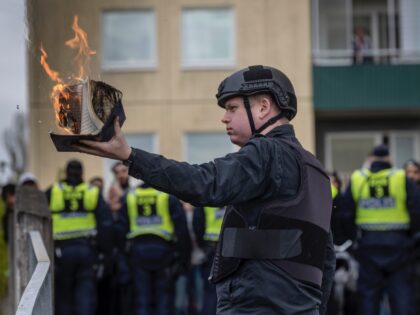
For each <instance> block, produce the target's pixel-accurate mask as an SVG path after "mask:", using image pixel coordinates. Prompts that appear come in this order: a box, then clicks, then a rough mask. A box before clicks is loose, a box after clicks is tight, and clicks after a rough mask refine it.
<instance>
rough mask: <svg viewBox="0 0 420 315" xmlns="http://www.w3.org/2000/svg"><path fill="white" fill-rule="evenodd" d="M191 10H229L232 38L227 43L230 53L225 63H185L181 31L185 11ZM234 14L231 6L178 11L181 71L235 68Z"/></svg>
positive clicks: (215, 60)
mask: <svg viewBox="0 0 420 315" xmlns="http://www.w3.org/2000/svg"><path fill="white" fill-rule="evenodd" d="M193 10H203V11H204V10H229V11H230V12H231V14H232V38H231V41H230V43H229V49H230V51H231V56H230V57H229V59H227V60H226V61H222V62H221V61H219V60H218V59H213V60H206V61H205V62H203V60H199V59H196V60H193V61H186V60H185V59H184V45H183V43H184V38H185V35H184V29H183V16H184V12H186V11H193ZM236 28H237V27H236V14H235V10H234V8H233V7H232V6H214V7H210V6H199V7H197V6H192V7H191V6H186V7H182V8H181V10H180V19H179V33H180V36H179V49H180V51H179V58H180V67H181V70H232V69H235V67H236V59H237V57H236Z"/></svg>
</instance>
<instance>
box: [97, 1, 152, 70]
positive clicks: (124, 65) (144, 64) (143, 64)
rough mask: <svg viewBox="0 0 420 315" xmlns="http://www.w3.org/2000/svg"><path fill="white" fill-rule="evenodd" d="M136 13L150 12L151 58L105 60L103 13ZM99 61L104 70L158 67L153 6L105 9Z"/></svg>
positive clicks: (150, 68)
mask: <svg viewBox="0 0 420 315" xmlns="http://www.w3.org/2000/svg"><path fill="white" fill-rule="evenodd" d="M125 12H127V13H136V12H150V13H151V14H152V20H153V25H152V28H153V30H152V31H153V36H152V43H151V47H152V56H151V57H152V58H151V59H150V61H144V60H143V61H139V60H137V61H136V62H134V63H130V62H117V63H109V62H107V61H106V60H105V31H104V29H105V15H106V14H110V13H125ZM100 40H101V49H102V54H101V61H100V66H101V70H102V71H104V72H120V71H123V72H131V71H151V70H156V69H157V68H158V67H159V61H158V60H159V58H158V56H159V50H158V49H159V47H158V23H157V14H156V10H155V9H154V8H149V7H144V8H135V9H105V10H103V11H102V14H101V37H100Z"/></svg>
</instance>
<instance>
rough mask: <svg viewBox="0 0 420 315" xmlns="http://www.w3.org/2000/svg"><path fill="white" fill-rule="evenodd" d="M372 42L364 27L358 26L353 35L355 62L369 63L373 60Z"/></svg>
mask: <svg viewBox="0 0 420 315" xmlns="http://www.w3.org/2000/svg"><path fill="white" fill-rule="evenodd" d="M371 50H372V43H371V39H370V37H369V35H368V34H367V33H366V29H365V28H364V27H361V26H358V27H356V29H355V31H354V37H353V63H354V64H367V63H372V62H373V57H372V52H371Z"/></svg>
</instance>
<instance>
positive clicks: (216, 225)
mask: <svg viewBox="0 0 420 315" xmlns="http://www.w3.org/2000/svg"><path fill="white" fill-rule="evenodd" d="M224 215H225V207H220V208H219V207H204V208H203V207H196V208H195V209H194V216H193V228H194V234H195V236H196V239H197V244H198V245H199V247H200V248H201V249H202V250H203V251H204V253H205V256H206V260H205V261H204V262H203V263H202V264H201V266H200V267H201V268H200V269H201V270H200V271H201V276H202V279H203V304H202V307H201V314H202V315H214V314H216V305H217V297H216V287H215V286H214V284H212V283H210V282H209V281H208V277H209V276H210V270H211V265H212V262H213V258H214V254H215V251H216V245H217V241H218V240H219V235H220V230H221V228H222V221H223V217H224Z"/></svg>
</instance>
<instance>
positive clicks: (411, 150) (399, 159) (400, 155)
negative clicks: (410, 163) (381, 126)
mask: <svg viewBox="0 0 420 315" xmlns="http://www.w3.org/2000/svg"><path fill="white" fill-rule="evenodd" d="M419 141H420V140H419V133H418V132H410V131H407V132H396V131H395V132H392V133H390V153H391V159H392V161H393V164H394V166H395V167H403V165H404V163H405V162H406V161H407V160H409V159H413V158H414V159H417V158H418V156H419Z"/></svg>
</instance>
